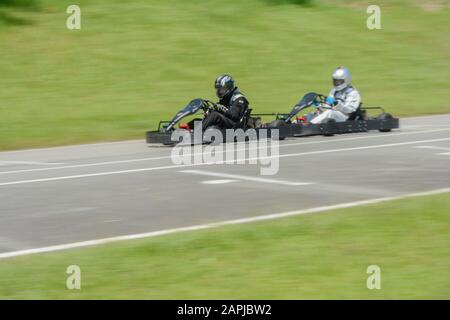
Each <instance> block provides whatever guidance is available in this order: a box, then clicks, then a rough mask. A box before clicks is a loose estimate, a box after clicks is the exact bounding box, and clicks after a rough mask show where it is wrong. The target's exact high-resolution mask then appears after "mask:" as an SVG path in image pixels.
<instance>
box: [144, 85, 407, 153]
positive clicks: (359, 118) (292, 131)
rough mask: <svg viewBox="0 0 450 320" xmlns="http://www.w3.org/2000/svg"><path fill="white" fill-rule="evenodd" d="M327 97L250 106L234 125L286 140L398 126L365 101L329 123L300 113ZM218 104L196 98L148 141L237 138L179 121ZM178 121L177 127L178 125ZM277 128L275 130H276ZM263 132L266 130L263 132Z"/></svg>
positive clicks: (321, 105) (253, 134)
mask: <svg viewBox="0 0 450 320" xmlns="http://www.w3.org/2000/svg"><path fill="white" fill-rule="evenodd" d="M325 101H326V97H325V96H324V95H322V94H318V93H315V92H310V93H307V94H306V95H305V96H304V97H303V98H302V99H301V100H300V102H299V103H297V104H296V105H295V106H294V107H293V108H292V110H291V112H290V113H260V114H252V113H251V112H252V109H250V108H249V109H247V110H246V111H245V112H244V115H243V116H242V118H241V119H240V120H239V121H238V122H237V124H236V125H235V126H234V127H233V128H231V129H235V130H236V129H242V131H244V133H246V135H245V138H244V139H245V140H249V139H259V138H272V139H280V140H283V139H285V138H287V137H303V136H313V135H325V136H332V135H334V134H343V133H352V132H367V131H369V130H379V131H381V132H389V131H391V130H392V129H397V128H399V119H398V118H394V117H393V116H392V115H391V114H389V113H386V112H385V111H384V109H383V108H381V107H363V106H362V105H360V106H359V108H358V109H357V110H356V111H355V112H354V113H353V114H351V115H350V116H349V118H348V119H347V120H346V121H343V122H336V121H335V120H333V119H328V121H327V122H326V123H320V124H314V123H310V122H309V121H310V120H311V116H314V115H317V113H318V112H319V111H316V112H313V113H310V114H309V115H310V116H306V117H305V116H301V117H299V116H298V114H299V113H300V111H303V110H305V109H307V108H310V107H313V108H316V109H317V110H324V109H329V108H331V106H329V105H327V104H326V102H325ZM216 107H217V105H216V104H215V103H214V102H211V101H209V100H204V99H194V100H192V101H191V102H190V103H189V104H188V105H187V106H186V107H184V108H183V109H182V110H181V111H179V112H178V113H177V114H176V115H175V116H174V117H173V118H172V120H170V121H160V122H159V125H158V130H155V131H148V132H147V133H146V140H147V143H149V144H163V145H174V144H178V143H184V144H202V143H213V142H231V141H233V142H234V141H236V137H233V139H232V140H231V141H228V140H227V134H226V132H225V131H226V130H225V129H222V128H218V127H215V126H213V127H211V128H208V129H207V130H206V131H205V132H201V130H200V132H199V133H197V134H195V125H194V124H195V122H196V121H198V122H200V121H201V120H202V119H194V120H191V121H190V122H189V123H186V124H179V123H180V121H181V120H182V119H184V118H186V117H188V116H192V115H195V114H199V113H201V112H203V114H204V115H205V116H206V115H207V114H208V112H210V111H212V110H216V109H217V108H216ZM368 110H380V111H381V113H380V114H378V115H377V116H369V115H368ZM264 116H275V117H276V119H275V120H274V121H272V122H270V123H265V124H264V123H262V120H261V119H262V118H261V117H264ZM177 125H178V127H177ZM209 129H215V130H219V131H220V132H221V137H222V140H221V141H216V140H215V139H216V138H217V137H216V136H211V135H210V134H208V130H209ZM275 131H276V132H275ZM262 132H264V134H262Z"/></svg>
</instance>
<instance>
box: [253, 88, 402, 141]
mask: <svg viewBox="0 0 450 320" xmlns="http://www.w3.org/2000/svg"><path fill="white" fill-rule="evenodd" d="M310 107H313V108H315V109H316V111H315V112H312V113H309V114H308V115H306V116H300V117H299V116H298V114H299V113H300V111H302V110H305V109H307V108H310ZM326 109H332V106H330V105H328V104H327V103H326V96H324V95H323V94H318V93H315V92H310V93H307V94H305V95H304V97H303V98H302V99H301V100H300V102H299V103H297V104H296V105H295V106H294V107H293V108H292V110H291V112H290V113H286V114H283V113H279V114H274V115H276V119H275V120H274V121H272V122H271V123H270V124H269V125H268V126H269V127H271V128H279V130H280V136H283V137H302V136H311V135H325V136H331V135H334V134H342V133H351V132H366V131H369V130H379V131H381V132H389V131H391V130H392V129H398V128H399V119H398V118H394V117H393V116H392V115H391V114H389V113H386V112H385V111H384V109H383V108H382V107H363V106H362V104H361V105H360V106H359V107H358V109H357V110H356V111H355V112H353V113H352V114H350V116H349V118H348V119H347V120H346V121H343V122H336V120H334V119H327V120H326V121H325V122H323V123H319V124H315V123H311V122H310V120H312V119H313V117H314V116H316V115H318V114H319V113H320V112H322V111H323V110H326ZM368 110H380V111H381V113H380V114H378V115H377V116H369V115H368V114H367V113H368ZM261 115H264V114H261ZM266 115H267V114H266Z"/></svg>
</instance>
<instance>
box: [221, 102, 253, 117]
mask: <svg viewBox="0 0 450 320" xmlns="http://www.w3.org/2000/svg"><path fill="white" fill-rule="evenodd" d="M247 107H248V102H247V99H245V98H244V97H239V98H237V99H236V100H235V101H234V102H233V104H232V105H231V106H230V107H229V108H228V109H227V110H224V111H223V112H222V113H223V114H224V115H225V116H226V117H227V118H230V119H231V120H233V121H239V120H240V118H241V115H242V112H243V111H244V110H245V109H246V108H247Z"/></svg>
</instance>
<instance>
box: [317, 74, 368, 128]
mask: <svg viewBox="0 0 450 320" xmlns="http://www.w3.org/2000/svg"><path fill="white" fill-rule="evenodd" d="M332 79H333V86H334V87H333V88H332V89H331V91H330V93H329V95H328V97H327V98H326V101H325V103H326V105H325V106H324V108H321V107H320V106H319V108H318V109H319V110H318V114H317V115H316V116H315V117H314V118H313V119H312V120H311V123H323V122H325V121H326V120H327V119H334V120H335V121H336V122H343V121H346V120H347V119H348V118H349V116H350V114H352V113H353V112H355V111H356V110H357V109H358V107H359V106H360V104H361V96H360V94H359V92H358V90H356V88H355V87H353V86H352V85H351V82H352V75H351V74H350V71H349V70H348V69H347V68H345V67H338V68H337V69H336V70H334V72H333V75H332Z"/></svg>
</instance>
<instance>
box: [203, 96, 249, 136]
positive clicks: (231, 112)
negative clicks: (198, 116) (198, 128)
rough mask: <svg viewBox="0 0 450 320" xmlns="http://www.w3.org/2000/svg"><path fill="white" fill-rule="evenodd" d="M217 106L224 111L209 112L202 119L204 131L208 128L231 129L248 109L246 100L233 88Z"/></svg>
mask: <svg viewBox="0 0 450 320" xmlns="http://www.w3.org/2000/svg"><path fill="white" fill-rule="evenodd" d="M218 104H220V105H222V106H225V107H226V108H227V110H226V111H216V110H214V111H211V112H209V114H208V115H207V116H206V117H205V119H203V122H202V128H203V130H206V129H207V128H208V127H210V126H218V127H220V128H221V129H232V128H233V127H234V126H235V125H236V124H237V123H238V122H239V120H241V118H242V116H243V115H244V112H245V111H246V110H247V108H248V104H249V103H248V100H247V98H246V97H245V96H244V95H243V94H242V93H241V92H240V91H239V88H234V89H233V91H231V92H230V93H228V94H227V95H226V96H224V97H223V98H222V99H220V101H219V102H218Z"/></svg>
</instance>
